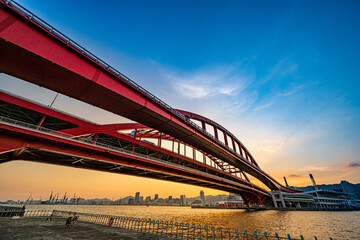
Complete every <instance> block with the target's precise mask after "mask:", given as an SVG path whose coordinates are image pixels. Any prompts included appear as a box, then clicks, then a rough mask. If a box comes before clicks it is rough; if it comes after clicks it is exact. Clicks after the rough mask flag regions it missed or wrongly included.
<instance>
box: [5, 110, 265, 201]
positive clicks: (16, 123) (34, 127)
mask: <svg viewBox="0 0 360 240" xmlns="http://www.w3.org/2000/svg"><path fill="white" fill-rule="evenodd" d="M0 123H3V124H6V125H10V126H16V127H20V128H23V129H27V130H31V131H35V132H41V133H44V134H47V135H51V136H56V137H60V138H64V139H67V140H71V141H75V142H80V143H84V144H87V145H90V146H96V147H100V148H103V149H105V150H107V151H110V150H111V151H114V152H119V153H126V154H128V155H131V156H136V157H140V158H143V159H148V160H151V161H154V162H158V163H161V164H166V165H169V166H172V167H177V168H180V169H184V170H186V171H189V170H191V171H192V172H194V173H201V174H202V175H206V176H209V177H212V178H215V179H218V180H221V181H224V182H228V183H231V184H235V185H238V186H241V187H243V188H248V189H253V190H255V191H257V192H259V193H262V194H264V193H265V194H267V192H266V190H263V191H261V190H259V189H261V188H260V187H259V186H256V185H254V184H252V185H251V186H248V185H244V184H242V183H240V182H236V181H233V180H229V179H226V178H222V177H219V176H216V175H213V174H210V173H206V172H203V171H200V170H196V169H192V168H188V167H185V166H182V165H179V164H176V163H172V162H168V161H164V160H161V159H159V158H155V157H152V156H148V155H144V154H140V153H136V152H132V151H129V150H126V149H122V148H119V147H115V146H111V145H108V144H104V143H100V142H96V141H95V142H94V141H93V140H91V139H86V138H75V137H76V136H74V135H71V134H68V133H63V132H59V131H55V130H52V129H49V128H45V127H39V126H37V125H35V124H31V123H25V122H22V121H18V120H15V119H12V118H8V117H4V116H0ZM253 186H256V188H254V187H253Z"/></svg>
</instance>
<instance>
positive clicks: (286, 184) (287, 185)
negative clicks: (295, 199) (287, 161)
mask: <svg viewBox="0 0 360 240" xmlns="http://www.w3.org/2000/svg"><path fill="white" fill-rule="evenodd" d="M284 181H285V186H286V187H289V184H288V183H287V181H286V177H284Z"/></svg>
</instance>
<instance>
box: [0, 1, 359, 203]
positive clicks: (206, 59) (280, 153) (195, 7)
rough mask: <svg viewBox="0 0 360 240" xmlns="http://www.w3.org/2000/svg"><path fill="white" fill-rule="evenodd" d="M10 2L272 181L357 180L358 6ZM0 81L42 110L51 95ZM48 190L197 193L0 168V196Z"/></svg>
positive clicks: (80, 109) (94, 112)
mask: <svg viewBox="0 0 360 240" xmlns="http://www.w3.org/2000/svg"><path fill="white" fill-rule="evenodd" d="M19 3H20V4H22V5H24V6H25V7H27V8H28V9H29V10H31V11H33V12H34V13H36V14H37V15H38V16H40V17H41V18H43V19H45V20H46V21H48V22H49V23H50V24H52V25H53V26H55V27H56V28H58V29H59V30H61V31H63V32H64V33H66V34H67V35H69V36H70V37H71V38H73V39H74V40H75V41H77V42H79V43H80V44H81V45H84V46H85V47H86V48H87V49H89V50H91V51H92V52H94V53H95V54H97V55H98V56H99V57H101V58H102V59H104V60H105V61H106V62H109V63H110V64H111V65H113V66H115V67H116V68H117V69H118V70H120V71H121V72H123V73H124V74H125V75H127V76H129V77H131V78H132V79H133V80H134V81H135V82H137V83H139V84H140V85H142V86H144V87H145V88H146V89H147V90H149V91H150V92H152V93H154V94H155V95H156V96H158V97H159V98H161V99H162V100H164V101H165V102H167V103H169V104H170V105H171V106H173V107H174V108H180V109H184V110H189V111H192V112H198V113H200V114H202V115H204V116H206V117H208V118H210V119H213V120H215V121H216V122H219V123H220V124H221V125H223V126H224V127H226V128H227V129H229V130H230V131H231V132H233V133H234V134H235V135H236V136H237V137H238V138H239V139H240V140H241V141H242V142H243V143H244V145H245V146H246V147H247V148H248V149H249V150H250V152H251V153H252V154H253V155H254V157H255V159H256V161H257V162H258V163H259V165H260V168H261V169H263V170H264V171H265V172H267V173H269V174H270V175H271V176H273V177H274V178H275V179H276V180H278V181H279V182H281V183H283V180H282V177H283V176H285V177H287V179H288V182H289V185H295V186H305V185H310V180H309V179H308V174H309V173H312V174H313V175H314V176H315V178H316V180H317V183H318V184H322V183H335V182H340V181H341V180H348V181H350V182H353V183H358V182H360V160H359V158H358V156H359V155H360V149H359V148H358V145H359V142H360V131H359V130H360V129H359V127H360V124H359V123H360V102H359V100H360V99H359V96H360V95H359V81H358V79H359V77H360V70H359V69H360V66H359V62H360V61H359V56H360V54H359V53H360V49H359V45H358V44H357V43H358V42H360V35H359V32H358V31H354V29H359V27H360V21H359V17H358V16H357V15H356V9H358V8H359V3H357V2H355V1H354V2H352V1H349V2H347V3H335V2H332V3H325V2H317V3H315V4H311V6H312V8H310V9H308V6H309V4H310V3H306V2H302V3H299V2H282V3H283V4H279V5H278V6H273V5H271V4H268V3H266V2H262V3H261V4H260V6H258V5H257V4H253V3H250V2H244V3H236V2H226V3H224V4H219V3H214V2H211V3H208V4H206V5H204V2H199V3H195V4H193V3H190V2H187V1H181V2H178V3H172V4H170V3H167V2H165V1H159V2H156V3H154V5H151V6H150V5H148V4H146V2H143V1H135V2H134V3H122V4H120V3H113V5H114V6H113V7H112V8H111V9H110V8H109V5H108V4H104V5H102V4H99V3H96V4H95V3H92V4H84V3H81V1H79V2H76V3H73V2H71V4H70V1H69V2H66V1H65V2H61V3H55V2H51V3H49V2H46V1H36V2H33V1H32V2H31V1H19ZM270 5H271V6H270ZM69 6H71V7H69ZM84 6H85V9H84V8H83V7H84ZM268 8H269V9H272V11H268ZM118 9H126V10H127V11H122V14H123V19H131V20H132V21H131V24H127V22H126V21H119V19H116V16H117V11H118ZM335 10H336V11H335ZM213 12H217V15H216V16H214V15H213V14H212V13H213ZM131 14H136V15H135V16H133V15H131ZM94 15H99V16H101V17H100V18H101V19H103V21H96V20H94V19H93V18H92V16H94ZM164 19H166V20H167V21H164ZM265 20H267V21H265ZM105 22H106V23H108V24H105ZM114 29H121V31H116V30H114ZM219 33H221V34H219ZM122 34H124V35H125V37H124V36H123V35H122ZM180 49H181V50H180ZM0 81H1V83H0V84H1V88H2V89H3V90H5V91H9V92H13V93H16V94H19V95H22V96H25V97H27V98H30V99H33V100H35V101H39V102H42V103H44V104H47V105H49V104H50V103H51V102H52V100H53V99H54V97H55V96H56V93H54V92H52V91H48V90H46V89H44V88H40V87H37V86H34V85H32V84H29V83H25V82H23V81H21V80H18V79H14V78H12V77H9V76H7V75H5V74H0ZM179 99H181V100H180V101H179ZM54 108H57V109H60V110H64V111H66V112H69V113H72V114H75V115H77V116H79V117H83V118H86V119H88V120H91V121H94V122H97V123H103V124H105V123H117V122H126V120H125V119H123V118H120V117H117V116H115V115H114V114H111V113H108V112H105V111H100V110H98V109H95V108H93V107H91V106H88V105H86V104H81V103H78V102H77V101H74V100H72V99H69V98H67V97H65V96H62V95H59V97H58V98H57V99H56V101H55V102H54ZM52 189H59V190H60V191H62V192H65V191H67V190H68V191H70V192H81V191H84V192H86V193H85V194H87V195H88V196H95V195H97V196H100V195H104V196H108V197H110V198H111V197H115V196H112V194H113V195H116V194H117V193H116V190H117V189H123V190H124V192H130V191H132V190H133V189H139V191H140V192H145V191H149V192H150V191H151V192H154V191H156V190H154V189H159V190H160V191H159V194H160V195H161V194H165V192H166V191H163V192H164V193H162V192H161V189H174V191H175V192H176V194H177V195H179V196H180V195H182V194H185V195H187V196H191V195H192V194H195V192H198V191H199V187H196V186H190V185H184V184H179V183H170V182H164V181H160V180H152V179H151V180H150V179H146V178H139V177H134V176H125V175H117V174H110V173H104V172H96V171H90V170H83V169H72V168H68V167H59V166H52V165H45V164H39V163H32V162H22V161H14V162H9V163H4V164H1V165H0V196H1V198H5V199H6V198H16V197H18V198H22V199H24V198H27V196H28V195H29V193H30V192H39V195H41V194H45V193H49V192H50V191H51V190H52ZM84 189H85V190H84ZM206 191H207V192H213V193H214V194H216V193H221V192H220V191H217V190H210V189H206ZM145 195H146V194H145ZM5 199H2V200H5Z"/></svg>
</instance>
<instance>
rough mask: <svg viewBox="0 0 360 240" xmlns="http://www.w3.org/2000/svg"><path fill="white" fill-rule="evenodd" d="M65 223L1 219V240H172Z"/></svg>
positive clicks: (39, 219)
mask: <svg viewBox="0 0 360 240" xmlns="http://www.w3.org/2000/svg"><path fill="white" fill-rule="evenodd" d="M65 221H66V219H65V218H55V219H53V221H46V218H45V217H25V218H20V219H11V218H0V240H50V239H51V240H52V239H61V240H72V239H74V240H75V239H76V240H78V239H96V240H101V239H106V240H112V239H114V240H115V239H129V240H131V239H134V240H135V239H145V240H169V239H170V238H168V237H164V236H157V235H153V234H148V233H142V232H136V231H131V230H126V229H120V228H111V227H106V226H100V225H96V224H91V223H82V222H79V223H77V225H75V226H73V227H72V228H67V227H66V226H65Z"/></svg>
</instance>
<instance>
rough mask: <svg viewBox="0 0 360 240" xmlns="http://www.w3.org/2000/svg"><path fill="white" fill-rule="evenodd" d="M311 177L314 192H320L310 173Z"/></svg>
mask: <svg viewBox="0 0 360 240" xmlns="http://www.w3.org/2000/svg"><path fill="white" fill-rule="evenodd" d="M309 176H310V178H311V181H312V184H313V186H314V190H319V188H318V186H317V185H316V183H315V179H314V177H313V175H312V174H311V173H310V174H309Z"/></svg>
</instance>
